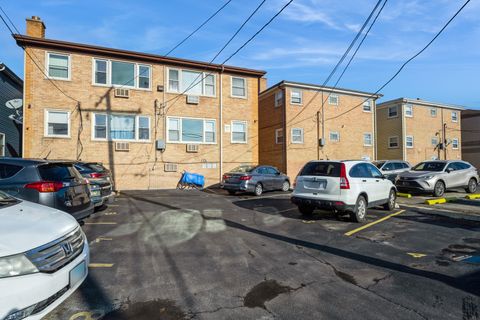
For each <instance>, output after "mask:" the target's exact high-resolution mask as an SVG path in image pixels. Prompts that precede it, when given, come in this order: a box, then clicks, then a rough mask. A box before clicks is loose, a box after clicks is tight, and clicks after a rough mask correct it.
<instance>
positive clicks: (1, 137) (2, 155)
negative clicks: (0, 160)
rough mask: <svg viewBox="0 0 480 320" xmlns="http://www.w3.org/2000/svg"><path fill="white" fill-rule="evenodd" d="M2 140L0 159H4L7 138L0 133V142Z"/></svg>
mask: <svg viewBox="0 0 480 320" xmlns="http://www.w3.org/2000/svg"><path fill="white" fill-rule="evenodd" d="M1 140H3V144H2V148H1V149H0V152H1V154H0V157H5V145H6V144H7V136H6V135H5V133H3V132H0V141H1Z"/></svg>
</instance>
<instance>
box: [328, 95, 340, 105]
mask: <svg viewBox="0 0 480 320" xmlns="http://www.w3.org/2000/svg"><path fill="white" fill-rule="evenodd" d="M332 98H337V100H336V102H335V103H333V102H332V100H331V99H332ZM328 104H329V105H332V106H338V105H339V104H340V96H339V95H338V94H330V95H329V96H328Z"/></svg>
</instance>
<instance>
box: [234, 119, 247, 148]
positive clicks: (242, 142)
mask: <svg viewBox="0 0 480 320" xmlns="http://www.w3.org/2000/svg"><path fill="white" fill-rule="evenodd" d="M234 123H242V124H244V125H245V141H235V140H233V133H234V131H233V124H234ZM230 128H231V129H230V143H231V144H247V143H248V121H245V120H232V121H231V122H230Z"/></svg>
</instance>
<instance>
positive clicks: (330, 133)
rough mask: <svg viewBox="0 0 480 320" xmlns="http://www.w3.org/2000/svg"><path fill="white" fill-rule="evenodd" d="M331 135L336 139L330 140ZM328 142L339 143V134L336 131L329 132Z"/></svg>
mask: <svg viewBox="0 0 480 320" xmlns="http://www.w3.org/2000/svg"><path fill="white" fill-rule="evenodd" d="M332 134H334V135H337V139H332ZM328 140H329V141H330V142H340V132H338V131H330V132H329V133H328Z"/></svg>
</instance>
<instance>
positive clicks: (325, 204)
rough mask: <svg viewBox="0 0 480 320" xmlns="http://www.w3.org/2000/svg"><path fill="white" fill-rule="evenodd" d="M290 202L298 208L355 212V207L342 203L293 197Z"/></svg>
mask: <svg viewBox="0 0 480 320" xmlns="http://www.w3.org/2000/svg"><path fill="white" fill-rule="evenodd" d="M290 200H291V201H292V203H293V204H295V205H297V206H311V207H315V208H318V209H326V210H338V211H353V210H354V208H355V206H354V205H348V204H346V203H344V202H342V201H331V200H322V199H310V198H301V197H295V196H294V197H291V198H290Z"/></svg>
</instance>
